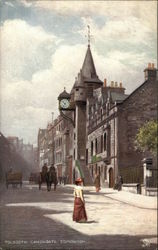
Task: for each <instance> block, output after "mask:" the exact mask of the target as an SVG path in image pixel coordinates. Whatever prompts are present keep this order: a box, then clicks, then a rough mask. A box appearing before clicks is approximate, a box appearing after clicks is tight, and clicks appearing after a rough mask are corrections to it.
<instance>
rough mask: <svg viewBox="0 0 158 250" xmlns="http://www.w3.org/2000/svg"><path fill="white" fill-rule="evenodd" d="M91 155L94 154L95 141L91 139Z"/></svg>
mask: <svg viewBox="0 0 158 250" xmlns="http://www.w3.org/2000/svg"><path fill="white" fill-rule="evenodd" d="M91 156H93V141H91Z"/></svg>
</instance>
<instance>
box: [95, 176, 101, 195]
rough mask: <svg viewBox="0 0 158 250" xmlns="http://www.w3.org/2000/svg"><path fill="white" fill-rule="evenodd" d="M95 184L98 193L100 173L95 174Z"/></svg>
mask: <svg viewBox="0 0 158 250" xmlns="http://www.w3.org/2000/svg"><path fill="white" fill-rule="evenodd" d="M94 185H95V188H96V192H97V193H98V192H99V190H100V175H99V174H95V179H94Z"/></svg>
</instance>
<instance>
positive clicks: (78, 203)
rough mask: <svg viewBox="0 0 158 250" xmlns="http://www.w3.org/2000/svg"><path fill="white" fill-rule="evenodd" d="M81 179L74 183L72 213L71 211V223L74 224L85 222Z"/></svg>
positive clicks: (85, 215)
mask: <svg viewBox="0 0 158 250" xmlns="http://www.w3.org/2000/svg"><path fill="white" fill-rule="evenodd" d="M81 183H82V179H81V178H77V179H76V181H75V184H76V186H75V188H74V197H75V200H74V211H73V221H76V222H85V221H87V214H86V210H85V201H84V195H83V188H82V186H81Z"/></svg>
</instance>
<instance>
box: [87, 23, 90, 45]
mask: <svg viewBox="0 0 158 250" xmlns="http://www.w3.org/2000/svg"><path fill="white" fill-rule="evenodd" d="M87 27H88V46H90V38H91V35H90V26H89V25H87Z"/></svg>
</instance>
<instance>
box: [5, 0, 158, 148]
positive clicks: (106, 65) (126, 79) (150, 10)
mask: <svg viewBox="0 0 158 250" xmlns="http://www.w3.org/2000/svg"><path fill="white" fill-rule="evenodd" d="M0 16H1V19H0V44H1V45H0V54H1V55H0V56H1V60H0V108H1V110H0V120H1V123H0V131H1V132H2V133H3V134H4V135H5V136H18V137H19V138H23V139H24V142H25V143H28V142H30V143H33V144H36V143H37V135H38V129H39V128H46V126H47V124H48V122H50V121H51V119H52V112H54V118H55V117H57V115H58V101H57V98H58V95H59V94H60V93H61V92H62V91H63V89H64V87H66V90H67V91H68V92H69V91H71V88H72V86H73V84H74V82H75V77H76V76H77V74H78V72H79V71H80V69H81V67H82V64H83V60H84V57H85V53H86V50H87V43H88V42H87V25H89V26H90V30H91V51H92V55H93V59H94V63H95V67H96V71H97V74H98V76H99V78H100V79H101V80H102V81H103V80H104V78H106V79H107V83H108V84H110V82H111V81H117V82H122V83H123V86H124V87H125V88H126V94H130V93H131V92H132V91H133V90H134V89H136V88H137V87H138V86H140V85H141V84H142V83H143V82H144V72H143V71H144V69H145V68H146V67H147V64H148V63H149V62H151V63H155V65H156V62H157V58H156V55H157V2H156V1H141V0H140V1H60V0H59V1H42V0H40V1H35V0H34V1H30V0H29V1H27V0H12V1H9V0H8V1H7V0H5V1H4V0H0ZM156 66H157V65H156Z"/></svg>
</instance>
